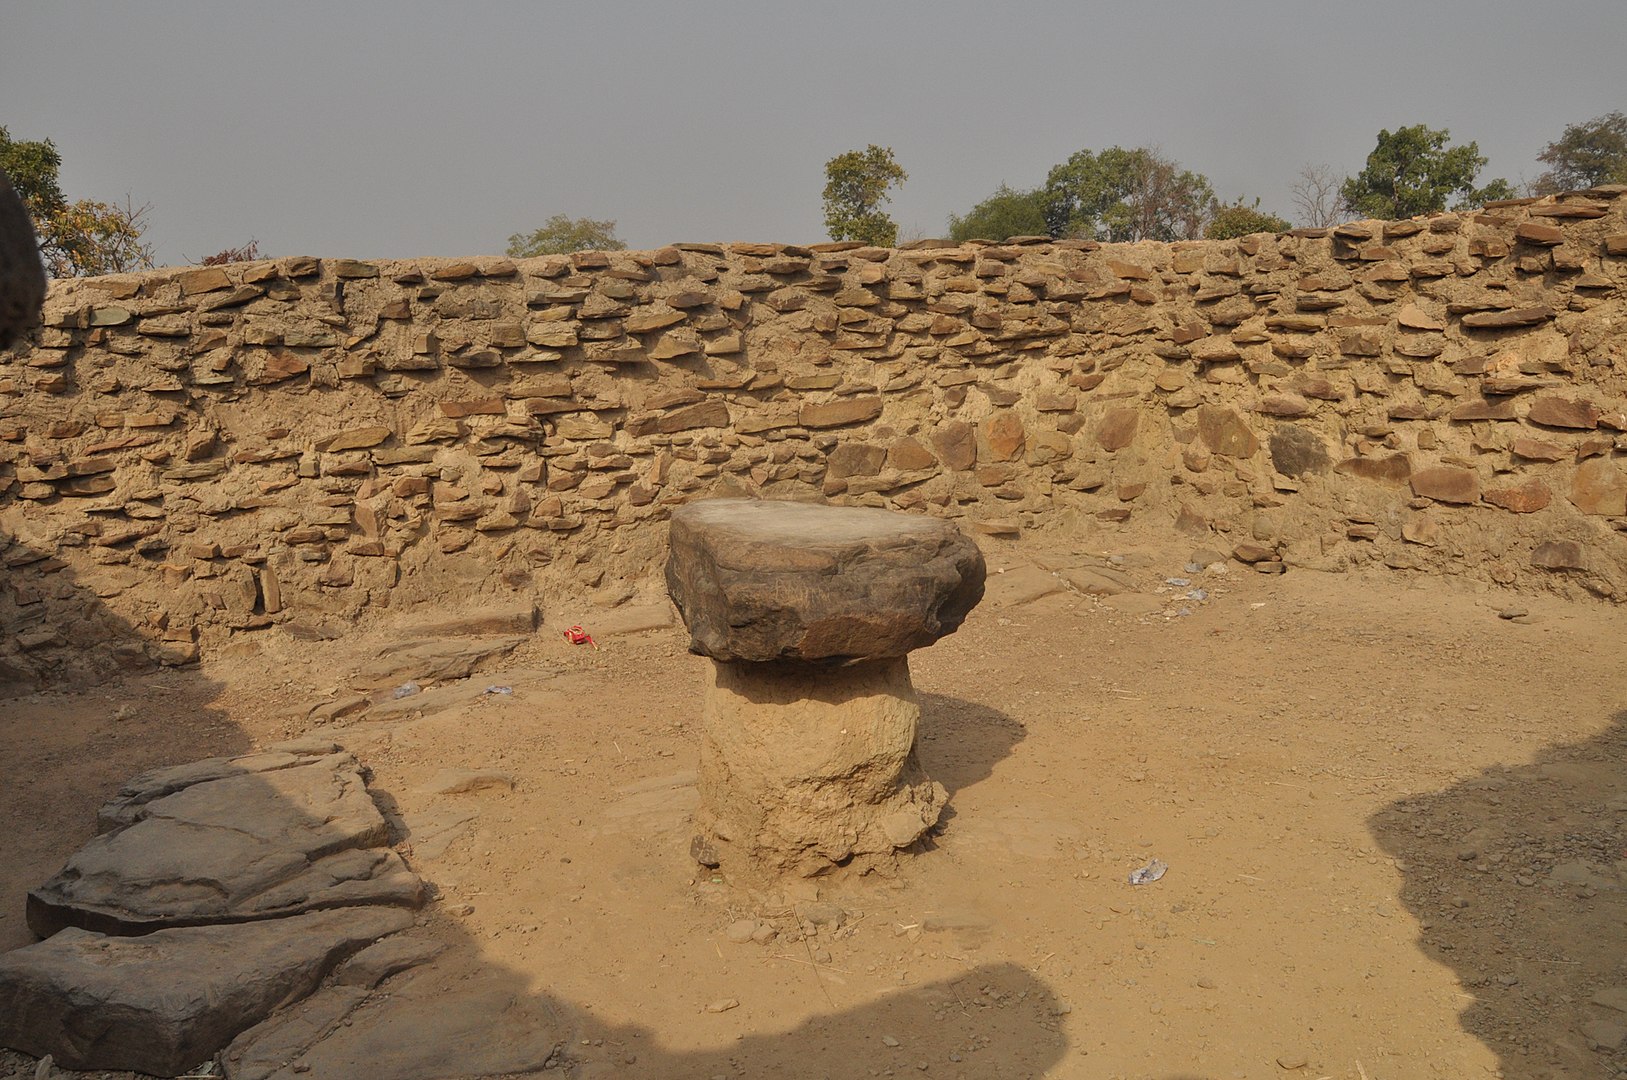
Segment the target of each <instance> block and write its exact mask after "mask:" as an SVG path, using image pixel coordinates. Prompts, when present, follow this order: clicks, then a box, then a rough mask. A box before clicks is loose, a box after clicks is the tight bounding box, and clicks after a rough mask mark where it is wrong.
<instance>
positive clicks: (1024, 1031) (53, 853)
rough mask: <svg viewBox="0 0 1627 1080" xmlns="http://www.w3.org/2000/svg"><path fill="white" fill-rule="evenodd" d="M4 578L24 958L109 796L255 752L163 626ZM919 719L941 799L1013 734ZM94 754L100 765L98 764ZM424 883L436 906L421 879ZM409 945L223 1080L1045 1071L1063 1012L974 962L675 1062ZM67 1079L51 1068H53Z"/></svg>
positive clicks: (675, 990)
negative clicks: (941, 782)
mask: <svg viewBox="0 0 1627 1080" xmlns="http://www.w3.org/2000/svg"><path fill="white" fill-rule="evenodd" d="M3 510H4V507H0V512H3ZM132 557H134V558H140V557H144V556H136V555H133V556H132ZM155 557H161V553H155ZM0 566H4V567H5V568H6V576H5V578H4V579H3V582H0V585H3V587H0V633H3V634H4V635H5V638H4V640H6V641H9V642H11V643H12V644H11V645H10V646H8V647H6V648H4V649H3V650H0V659H3V660H4V661H5V667H4V668H3V669H0V670H3V672H4V678H3V680H0V760H3V761H4V763H5V766H6V768H7V772H8V783H6V784H4V785H0V820H5V821H8V822H13V823H15V825H14V826H13V828H12V829H11V830H10V840H9V841H8V842H7V843H6V845H5V847H4V855H5V857H4V858H0V951H4V950H10V949H14V948H19V947H23V946H26V945H29V944H32V943H33V940H34V938H33V935H32V934H30V933H29V932H28V930H27V928H26V925H25V921H24V918H23V912H24V906H25V897H26V894H27V892H28V890H30V889H33V888H36V887H38V886H39V885H41V884H42V883H43V882H45V881H46V880H47V879H48V878H50V877H51V876H52V875H53V874H55V873H56V872H57V871H58V870H60V869H61V868H62V867H63V865H64V863H65V862H66V861H67V860H68V859H69V858H70V856H72V855H73V853H74V852H75V851H77V850H78V849H79V848H80V847H82V846H83V845H84V844H86V843H88V842H90V841H91V840H92V838H93V836H94V835H95V834H96V817H97V810H98V808H99V807H100V806H101V805H102V804H103V803H104V802H106V801H107V800H108V799H109V798H110V797H112V796H113V795H114V794H115V792H116V791H117V789H118V788H119V786H120V784H121V783H122V782H123V781H125V780H126V779H127V778H129V777H131V776H133V775H135V774H137V773H140V772H143V771H145V770H147V769H150V768H155V767H160V766H168V765H179V764H184V763H189V762H194V761H198V760H200V759H204V758H211V757H225V756H231V755H237V754H243V753H246V752H249V751H251V750H252V749H253V746H252V745H251V740H250V738H249V735H248V734H247V733H246V732H245V731H244V730H243V729H242V727H241V726H240V725H238V724H237V723H234V722H233V719H232V718H231V717H230V716H228V715H227V714H226V712H225V711H224V710H223V709H221V708H220V707H219V705H218V703H217V702H218V699H219V697H220V693H221V690H222V686H221V684H219V683H218V682H216V681H214V680H211V679H209V678H208V677H206V675H205V674H204V673H203V671H201V670H200V669H199V668H197V667H195V666H179V667H160V666H157V663H158V659H159V658H169V659H180V658H183V657H184V656H185V654H186V650H185V649H184V648H182V650H181V652H180V653H177V652H175V651H174V650H175V647H176V646H177V645H181V646H185V645H188V644H190V642H189V641H185V642H176V641H169V642H166V641H165V640H164V639H163V634H162V633H161V631H160V630H159V629H158V628H156V627H151V626H137V625H135V624H134V623H133V622H132V621H131V620H129V619H127V618H124V617H121V616H120V615H118V614H117V613H116V612H114V611H113V610H112V609H111V608H110V607H108V606H107V605H106V604H105V603H103V601H102V600H101V598H100V597H99V596H98V595H97V586H98V585H101V584H102V583H86V582H80V581H77V580H76V579H75V575H74V571H73V570H72V568H71V567H70V566H69V565H68V562H67V561H66V560H65V559H63V558H60V557H59V556H58V554H54V553H53V552H52V551H51V550H48V549H47V546H46V545H45V544H42V543H38V542H36V543H24V542H22V541H19V540H17V539H15V538H13V537H11V536H9V535H5V536H3V537H0ZM103 587H104V591H105V586H103ZM255 632H256V633H277V632H278V631H275V630H263V631H255ZM19 641H25V642H27V643H28V645H27V647H26V648H25V647H22V646H21V645H19V644H18V642H19ZM246 662H252V661H246ZM40 691H43V692H40ZM924 705H925V707H926V710H927V717H926V720H925V722H924V726H925V727H927V728H928V729H929V730H931V731H933V732H936V733H937V734H938V735H939V736H941V737H942V738H944V739H945V740H946V741H948V742H951V743H952V744H953V747H954V749H953V752H952V753H949V754H945V755H940V756H936V757H934V758H933V759H932V760H933V763H934V765H935V766H937V767H938V768H939V771H940V775H941V776H943V777H944V778H945V779H946V781H947V782H948V783H949V785H950V786H952V787H955V788H959V787H963V786H965V785H966V784H969V783H973V782H975V781H977V780H979V779H981V778H983V777H985V776H987V775H988V773H989V770H990V769H991V768H992V767H993V765H994V763H995V762H996V761H998V760H999V759H1000V758H1002V757H1004V756H1005V755H1006V754H1007V753H1009V751H1010V747H1011V746H1012V745H1013V744H1014V743H1015V742H1016V741H1017V739H1020V738H1021V735H1022V730H1021V727H1020V725H1017V724H1016V723H1015V722H1013V721H1011V720H1009V719H1008V718H1006V717H1004V716H1003V715H1002V714H1000V713H998V712H996V711H994V710H992V709H988V708H986V707H983V706H979V705H975V704H971V703H966V702H961V701H958V700H957V699H953V698H946V697H942V696H939V695H926V699H925V701H924ZM87 757H89V758H91V759H93V760H94V761H95V762H96V763H97V764H96V767H95V768H94V769H88V768H87V766H86V760H87ZM364 764H365V762H364ZM255 782H256V781H255V778H253V777H247V778H240V780H239V783H247V784H249V785H253V784H254V783H255ZM267 790H268V791H269V790H271V785H269V784H268V785H267ZM262 794H263V793H262ZM372 795H373V799H374V801H375V803H377V804H378V805H380V807H381V808H382V809H385V810H386V812H388V810H389V808H391V807H392V806H393V799H392V797H391V795H390V793H389V792H387V791H383V790H379V789H376V788H375V789H374V790H373V792H372ZM268 816H275V815H268ZM294 816H297V814H295V815H294ZM312 824H313V825H316V826H320V825H321V824H323V823H321V822H314V821H313V822H312ZM391 839H392V840H400V839H401V838H400V837H399V836H397V837H392V838H391ZM427 877H428V879H429V885H430V889H431V892H432V893H433V891H434V882H433V877H434V874H433V870H431V871H430V872H429V873H428V875H427ZM675 887H677V886H676V885H675ZM257 925H265V924H257ZM407 938H410V939H413V940H414V941H415V942H416V943H417V944H418V945H419V946H420V947H427V948H430V949H437V948H438V949H439V950H440V952H439V955H436V956H435V957H434V958H433V959H430V960H428V961H427V962H425V963H422V964H420V965H418V966H414V967H407V968H406V969H405V970H401V971H395V972H393V973H390V972H387V973H386V974H385V975H384V976H383V977H382V981H380V982H379V983H378V985H377V986H376V988H375V987H372V986H370V985H369V982H370V980H369V978H368V977H367V976H365V975H355V976H353V975H351V974H347V971H350V970H352V969H347V968H343V967H342V968H340V969H339V971H338V973H337V975H336V976H335V977H334V978H332V979H330V980H329V981H328V983H327V984H326V985H325V986H324V987H323V988H321V989H319V990H317V991H316V993H315V994H313V995H312V996H311V997H309V998H306V999H304V1000H303V1001H300V1002H298V1003H296V1004H294V1005H292V1006H290V1007H289V1008H287V1009H285V1010H284V1011H282V1012H279V1013H278V1014H277V1015H276V1016H275V1017H274V1018H273V1020H272V1021H271V1022H270V1023H269V1024H268V1025H266V1026H263V1027H261V1028H258V1029H254V1030H253V1031H251V1032H250V1033H248V1034H246V1035H244V1036H242V1037H241V1040H240V1041H239V1042H238V1043H236V1044H234V1051H235V1053H236V1056H235V1057H233V1058H231V1059H230V1061H229V1064H228V1068H227V1074H228V1076H230V1077H233V1078H242V1080H249V1078H251V1077H252V1078H256V1080H258V1078H263V1077H272V1076H277V1077H294V1076H300V1075H305V1076H314V1077H337V1076H389V1077H391V1078H392V1080H452V1078H468V1077H484V1076H493V1077H495V1076H513V1075H530V1074H536V1075H539V1076H540V1075H545V1074H546V1075H567V1076H575V1077H580V1078H583V1080H587V1078H591V1077H600V1076H612V1075H613V1076H616V1077H648V1078H652V1080H653V1078H678V1080H681V1078H688V1077H697V1078H702V1080H709V1078H711V1077H716V1076H725V1077H730V1078H734V1077H756V1076H796V1077H809V1078H817V1077H831V1078H844V1080H845V1078H848V1077H855V1078H857V1077H869V1076H873V1075H876V1074H878V1073H882V1072H885V1071H888V1070H892V1071H895V1072H897V1073H902V1072H904V1071H909V1072H914V1071H916V1070H917V1068H918V1066H919V1065H920V1064H922V1063H925V1064H926V1065H927V1066H928V1067H929V1069H930V1070H931V1075H937V1076H949V1077H955V1076H961V1077H967V1078H970V1077H1039V1076H1042V1075H1044V1074H1045V1072H1046V1071H1047V1070H1048V1069H1049V1068H1051V1067H1052V1066H1053V1065H1054V1064H1055V1063H1056V1062H1058V1061H1060V1060H1061V1059H1062V1057H1063V1055H1064V1054H1065V1052H1066V1041H1065V1038H1064V1036H1063V1034H1062V1032H1061V1024H1060V1019H1059V1018H1058V1016H1057V1014H1058V1013H1059V1012H1063V1011H1065V1010H1060V1009H1059V1008H1058V1007H1057V1005H1058V1003H1057V1000H1056V998H1055V996H1054V994H1053V993H1052V992H1051V990H1050V989H1049V987H1048V986H1047V985H1046V984H1045V983H1043V982H1042V981H1041V980H1039V979H1038V978H1037V977H1036V976H1034V975H1033V974H1032V973H1030V972H1028V971H1026V970H1025V969H1023V968H1021V967H1018V966H1016V965H1012V964H1006V963H992V964H985V965H982V966H979V967H976V968H972V969H969V970H968V971H967V972H966V973H965V974H964V975H962V976H960V977H959V978H956V979H953V980H946V981H941V982H934V983H928V984H924V985H921V986H915V987H909V988H904V989H898V990H895V991H892V992H890V993H888V994H887V995H886V996H884V997H882V998H880V999H879V1000H876V1001H872V1002H869V1003H867V1004H864V1005H859V1006H854V1007H850V1008H846V1009H838V1008H836V1007H835V1006H834V1005H832V1008H831V1009H830V1011H829V1012H828V1013H826V1014H823V1015H820V1016H816V1017H814V1018H812V1019H809V1020H808V1021H806V1022H804V1023H802V1024H800V1025H799V1026H797V1027H795V1028H793V1029H791V1030H788V1031H773V1030H763V1029H765V1028H768V1027H769V1026H770V1025H771V1024H772V1022H773V1021H772V1020H771V1019H769V1018H770V1017H772V1016H773V1015H775V1011H772V1010H771V1011H768V1012H766V1013H764V1014H762V1015H763V1016H764V1019H763V1020H761V1021H760V1022H753V1019H752V1015H753V1010H754V1009H756V1008H759V1007H760V1006H761V1005H763V1004H764V1003H762V1002H757V1001H749V1000H748V1001H743V1002H741V1003H740V1004H739V1005H738V1006H734V1007H731V1008H728V1009H727V1010H726V1011H725V1012H722V1013H718V1014H711V1013H706V1012H703V1011H702V1004H703V1003H697V1005H696V1014H697V1015H696V1020H695V1023H697V1024H701V1023H709V1024H712V1025H714V1026H717V1025H720V1024H723V1023H726V1024H728V1025H729V1026H728V1027H726V1028H720V1030H735V1031H739V1032H740V1034H739V1036H738V1037H737V1038H736V1039H735V1040H734V1041H733V1042H732V1043H730V1044H729V1045H727V1046H726V1047H725V1048H723V1049H718V1050H708V1051H677V1050H671V1049H665V1048H663V1046H662V1045H661V1044H663V1043H668V1044H670V1043H672V1042H675V1041H682V1040H680V1039H677V1038H675V1037H674V1036H675V1035H676V1034H677V1033H674V1032H667V1033H665V1034H664V1033H663V1032H660V1031H657V1030H654V1029H651V1028H647V1027H644V1026H641V1025H636V1024H628V1023H616V1022H605V1021H602V1020H600V1019H599V1018H598V1016H597V1015H596V1014H595V1013H594V1011H593V1003H592V1002H581V1003H576V1002H570V1001H566V1000H563V999H561V998H559V997H558V996H556V995H554V994H552V993H550V992H549V991H548V990H547V989H546V988H545V987H544V988H540V989H539V988H538V987H537V986H536V985H535V984H534V981H533V976H532V974H530V973H528V972H526V971H521V970H516V969H513V968H511V967H509V966H506V965H504V964H502V963H498V962H494V961H492V960H490V959H489V958H488V957H487V956H485V955H484V950H483V948H482V943H481V942H480V941H479V940H477V939H476V938H475V937H474V936H473V935H471V934H470V933H469V932H468V931H467V930H466V929H465V928H464V927H462V926H461V924H460V920H459V919H458V918H457V917H456V916H455V915H454V914H453V913H451V912H447V911H444V910H443V907H442V905H441V904H439V903H435V902H431V904H430V905H429V906H428V907H426V908H425V909H424V910H423V912H422V913H421V914H420V915H419V917H418V925H417V927H416V928H414V929H411V930H407V931H405V932H404V933H403V934H402V935H400V939H407ZM400 939H397V938H391V939H387V940H386V944H389V943H390V942H394V941H397V940H400ZM406 951H409V952H410V951H411V949H410V948H408V949H407V950H406ZM375 974H376V972H375ZM690 989H691V988H690V987H689V986H688V985H687V984H683V983H680V984H678V985H672V986H666V987H652V989H651V991H650V992H651V993H652V994H661V995H664V996H666V997H671V996H672V995H677V994H683V993H685V992H687V991H688V990H690ZM693 1041H697V1042H698V1041H701V1040H693ZM39 1049H40V1050H41V1051H42V1050H43V1049H44V1048H43V1047H41V1048H39ZM60 1065H61V1063H60V1062H59V1072H58V1073H57V1074H55V1075H62V1072H61V1071H60ZM34 1068H35V1066H34V1063H33V1062H32V1061H31V1060H28V1059H26V1058H25V1057H24V1056H22V1055H19V1054H17V1053H14V1052H10V1051H4V1050H0V1076H4V1075H14V1076H31V1075H33V1070H34ZM104 1075H105V1074H104ZM115 1075H119V1076H123V1075H127V1074H122V1073H120V1074H115Z"/></svg>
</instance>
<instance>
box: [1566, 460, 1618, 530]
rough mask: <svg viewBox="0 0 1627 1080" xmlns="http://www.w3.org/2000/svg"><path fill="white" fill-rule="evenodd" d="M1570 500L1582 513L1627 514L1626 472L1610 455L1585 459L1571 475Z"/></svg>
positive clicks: (1602, 514)
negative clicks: (1623, 471) (1618, 466)
mask: <svg viewBox="0 0 1627 1080" xmlns="http://www.w3.org/2000/svg"><path fill="white" fill-rule="evenodd" d="M1570 501H1571V503H1572V504H1573V505H1574V506H1575V507H1576V508H1577V509H1578V510H1580V511H1581V512H1582V513H1584V514H1592V515H1601V516H1612V517H1620V516H1622V515H1624V514H1627V475H1624V474H1623V473H1622V471H1621V470H1620V469H1619V468H1617V467H1616V464H1615V462H1613V461H1611V460H1610V459H1609V458H1592V459H1590V460H1588V461H1584V462H1583V463H1582V464H1581V465H1580V466H1578V467H1577V469H1576V472H1575V474H1574V475H1573V476H1572V478H1571V486H1570Z"/></svg>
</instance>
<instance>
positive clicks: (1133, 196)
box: [1042, 146, 1215, 241]
mask: <svg viewBox="0 0 1627 1080" xmlns="http://www.w3.org/2000/svg"><path fill="white" fill-rule="evenodd" d="M1042 190H1043V192H1044V195H1045V203H1046V206H1045V221H1046V225H1047V229H1048V231H1049V232H1050V234H1051V235H1052V236H1054V237H1059V238H1060V237H1064V236H1074V237H1086V238H1090V239H1096V240H1112V241H1125V240H1191V239H1195V238H1197V237H1199V236H1201V235H1202V234H1203V227H1204V224H1205V222H1206V221H1207V220H1208V217H1209V212H1210V209H1211V208H1212V207H1213V206H1214V202H1215V193H1214V189H1213V188H1211V187H1210V186H1209V179H1208V177H1206V176H1204V175H1203V174H1202V173H1195V172H1191V171H1190V170H1186V169H1182V168H1181V167H1180V165H1179V164H1177V163H1176V162H1174V161H1171V160H1170V159H1169V158H1166V157H1165V156H1164V155H1163V154H1162V153H1160V152H1159V151H1157V150H1155V149H1149V148H1147V147H1137V148H1136V149H1133V150H1126V149H1124V148H1123V147H1120V146H1111V147H1108V148H1107V149H1106V150H1103V151H1101V152H1100V153H1095V152H1093V151H1090V150H1080V151H1079V152H1078V153H1076V154H1074V155H1072V156H1071V157H1069V158H1068V160H1067V161H1065V162H1063V163H1062V164H1060V165H1057V166H1055V167H1054V168H1052V169H1051V171H1050V174H1049V175H1047V176H1046V178H1045V187H1044V188H1043V189H1042Z"/></svg>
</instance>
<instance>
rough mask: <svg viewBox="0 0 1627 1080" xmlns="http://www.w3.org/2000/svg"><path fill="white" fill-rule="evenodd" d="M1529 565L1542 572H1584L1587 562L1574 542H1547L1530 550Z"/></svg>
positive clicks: (1581, 550)
mask: <svg viewBox="0 0 1627 1080" xmlns="http://www.w3.org/2000/svg"><path fill="white" fill-rule="evenodd" d="M1531 565H1532V566H1535V567H1537V568H1539V569H1543V570H1585V569H1586V568H1587V560H1586V557H1585V552H1584V550H1583V548H1582V545H1581V544H1579V543H1577V542H1576V541H1575V540H1548V541H1545V542H1543V543H1541V544H1538V545H1537V546H1536V547H1535V548H1534V549H1533V550H1532V552H1531Z"/></svg>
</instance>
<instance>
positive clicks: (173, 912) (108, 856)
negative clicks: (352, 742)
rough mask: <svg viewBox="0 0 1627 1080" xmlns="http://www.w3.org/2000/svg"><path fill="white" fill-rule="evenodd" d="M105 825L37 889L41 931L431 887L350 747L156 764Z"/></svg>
mask: <svg viewBox="0 0 1627 1080" xmlns="http://www.w3.org/2000/svg"><path fill="white" fill-rule="evenodd" d="M149 795H150V796H152V797H151V798H147V797H145V796H149ZM102 821H103V823H104V825H108V826H111V831H109V832H104V833H103V834H102V835H100V836H97V837H95V838H93V839H92V840H91V841H90V843H88V844H86V845H85V846H84V847H83V848H82V849H80V851H79V852H77V853H76V854H75V855H73V856H72V857H71V858H70V859H69V860H68V863H67V865H66V866H65V867H63V869H62V871H61V872H60V873H59V874H57V875H56V876H55V877H53V878H52V879H51V880H50V881H47V882H46V883H45V884H43V885H41V886H40V887H39V888H37V889H34V890H33V891H31V892H30V893H29V894H28V925H29V928H30V929H31V930H33V931H34V932H35V933H36V934H38V935H39V936H41V937H47V936H49V935H51V934H54V933H56V932H57V931H59V930H61V929H63V928H64V927H67V926H77V927H80V928H82V929H86V930H94V931H98V932H103V933H113V934H141V933H147V932H149V931H152V930H157V929H161V928H165V927H175V926H191V925H197V924H206V923H223V922H238V921H244V920H250V919H263V918H267V917H270V916H278V915H292V914H300V913H303V912H307V911H311V910H314V909H317V908H324V907H340V906H352V905H369V904H387V905H398V906H403V907H416V906H417V905H418V904H419V903H420V902H421V899H422V895H423V885H422V883H421V882H420V881H419V879H418V877H417V875H415V874H413V873H412V872H411V871H410V870H408V869H407V867H406V864H405V863H403V862H402V860H401V857H400V856H399V855H397V854H396V853H395V852H394V851H392V850H390V849H389V848H387V847H385V846H383V845H384V844H385V843H386V842H387V834H388V828H387V826H386V825H385V821H384V817H383V815H382V814H380V813H379V810H378V807H377V806H375V805H374V803H373V801H372V799H371V798H370V797H369V796H368V794H367V789H366V783H365V782H364V780H363V779H362V775H361V771H360V767H359V766H358V765H357V763H356V760H355V758H353V757H351V756H350V755H349V754H346V753H342V752H336V753H327V754H316V753H311V754H280V755H279V754H260V755H251V756H250V757H248V758H240V759H236V760H235V761H229V762H202V763H199V764H198V765H195V766H191V767H189V768H186V769H173V770H160V771H158V772H155V773H151V774H147V776H145V777H141V778H137V780H136V781H134V782H132V783H131V784H130V785H126V788H125V790H123V791H121V793H120V798H119V799H118V800H116V801H115V802H114V803H113V804H111V805H110V806H108V807H106V808H104V811H103V815H102Z"/></svg>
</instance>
